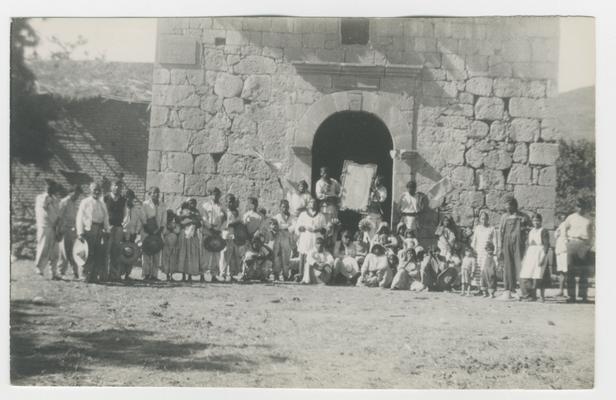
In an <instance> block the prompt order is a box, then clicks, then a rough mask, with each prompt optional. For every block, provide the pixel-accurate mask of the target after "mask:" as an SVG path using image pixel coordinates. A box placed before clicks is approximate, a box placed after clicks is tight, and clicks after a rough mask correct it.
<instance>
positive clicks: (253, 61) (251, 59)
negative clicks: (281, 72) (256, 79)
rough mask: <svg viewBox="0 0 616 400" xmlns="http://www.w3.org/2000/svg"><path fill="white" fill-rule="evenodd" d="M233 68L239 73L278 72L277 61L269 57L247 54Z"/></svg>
mask: <svg viewBox="0 0 616 400" xmlns="http://www.w3.org/2000/svg"><path fill="white" fill-rule="evenodd" d="M233 70H234V71H235V72H236V73H239V74H245V75H252V74H273V73H274V72H276V63H275V62H274V60H272V59H271V58H268V57H262V56H247V57H244V58H243V59H242V60H241V61H240V62H239V63H237V65H235V66H234V67H233Z"/></svg>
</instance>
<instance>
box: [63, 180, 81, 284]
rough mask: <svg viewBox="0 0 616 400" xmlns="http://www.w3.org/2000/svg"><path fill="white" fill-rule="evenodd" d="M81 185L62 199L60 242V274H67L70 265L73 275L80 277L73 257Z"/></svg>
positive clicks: (73, 188)
mask: <svg viewBox="0 0 616 400" xmlns="http://www.w3.org/2000/svg"><path fill="white" fill-rule="evenodd" d="M81 193H82V190H81V186H79V185H74V186H73V187H72V189H71V191H70V193H69V194H68V195H67V196H66V197H65V198H63V199H62V200H60V220H59V222H58V223H59V224H60V232H61V234H62V241H61V242H60V261H59V263H58V269H59V270H60V274H61V275H64V274H66V270H67V268H68V265H69V264H70V265H71V267H72V268H73V277H74V278H75V279H79V266H78V265H77V263H76V262H75V260H74V259H73V255H72V250H73V244H74V243H75V240H76V239H77V231H76V229H75V222H76V220H77V210H78V209H79V196H81Z"/></svg>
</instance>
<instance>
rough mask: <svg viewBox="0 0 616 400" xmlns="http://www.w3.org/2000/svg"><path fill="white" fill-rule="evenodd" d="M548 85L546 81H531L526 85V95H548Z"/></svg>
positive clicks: (536, 96)
mask: <svg viewBox="0 0 616 400" xmlns="http://www.w3.org/2000/svg"><path fill="white" fill-rule="evenodd" d="M546 90H547V85H546V83H545V81H530V82H529V83H528V85H527V87H526V90H525V93H524V96H526V97H534V98H538V99H539V98H543V97H545V96H546Z"/></svg>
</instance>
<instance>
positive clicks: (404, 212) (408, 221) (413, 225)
mask: <svg viewBox="0 0 616 400" xmlns="http://www.w3.org/2000/svg"><path fill="white" fill-rule="evenodd" d="M406 188H407V190H408V191H407V192H404V193H403V194H402V197H400V223H401V224H404V225H405V226H406V229H407V230H411V231H415V233H416V234H417V233H418V232H417V230H418V229H419V221H418V220H419V218H420V217H421V214H422V213H423V212H424V211H425V210H426V204H427V203H428V201H427V197H426V195H425V194H423V193H421V192H418V191H417V183H416V182H415V181H409V182H408V183H407V184H406Z"/></svg>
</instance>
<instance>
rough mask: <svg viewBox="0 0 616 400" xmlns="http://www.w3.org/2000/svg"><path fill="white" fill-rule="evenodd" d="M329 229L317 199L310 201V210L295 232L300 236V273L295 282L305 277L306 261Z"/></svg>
mask: <svg viewBox="0 0 616 400" xmlns="http://www.w3.org/2000/svg"><path fill="white" fill-rule="evenodd" d="M326 229H327V220H326V218H325V216H324V215H323V213H321V212H320V211H319V204H318V202H317V200H316V199H315V198H311V199H310V200H309V201H308V209H307V210H306V211H303V212H302V213H301V214H300V215H299V218H298V219H297V222H296V223H295V230H296V232H297V235H298V236H299V238H298V240H297V251H298V252H299V255H300V263H299V265H300V267H299V273H298V274H297V275H296V276H295V280H296V281H297V282H299V281H300V280H301V279H302V278H303V276H304V268H305V264H306V259H307V257H308V255H309V254H310V253H312V252H313V251H314V249H315V248H316V240H317V238H319V237H320V238H323V237H324V235H325V232H326Z"/></svg>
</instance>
